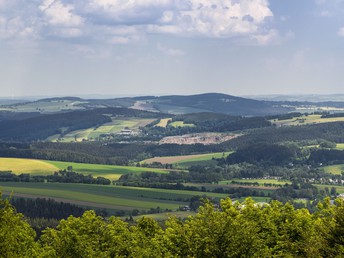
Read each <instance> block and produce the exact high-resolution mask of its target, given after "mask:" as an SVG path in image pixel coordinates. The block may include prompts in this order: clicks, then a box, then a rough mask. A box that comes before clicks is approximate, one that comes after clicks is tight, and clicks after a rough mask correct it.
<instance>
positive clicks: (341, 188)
mask: <svg viewBox="0 0 344 258" xmlns="http://www.w3.org/2000/svg"><path fill="white" fill-rule="evenodd" d="M314 186H316V187H317V188H319V189H322V190H324V189H325V187H327V188H328V189H331V188H332V187H335V188H336V190H337V193H339V194H342V193H344V186H341V185H319V184H314Z"/></svg>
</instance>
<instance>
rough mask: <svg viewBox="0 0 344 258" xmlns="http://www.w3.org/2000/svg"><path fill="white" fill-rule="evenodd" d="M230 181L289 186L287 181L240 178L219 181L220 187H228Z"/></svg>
mask: <svg viewBox="0 0 344 258" xmlns="http://www.w3.org/2000/svg"><path fill="white" fill-rule="evenodd" d="M232 181H235V182H240V183H258V184H259V185H260V186H264V184H271V185H273V184H275V185H285V184H291V182H290V181H288V180H277V179H255V178H252V179H242V178H234V179H232V180H226V181H220V182H219V184H220V185H227V184H228V185H229V184H232Z"/></svg>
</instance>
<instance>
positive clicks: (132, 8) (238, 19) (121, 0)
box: [0, 0, 278, 44]
mask: <svg viewBox="0 0 344 258" xmlns="http://www.w3.org/2000/svg"><path fill="white" fill-rule="evenodd" d="M13 1H14V2H17V3H18V4H17V5H12V7H13V8H12V9H13V10H20V9H22V12H18V11H13V12H10V11H8V12H4V14H5V15H2V16H1V17H2V18H1V19H0V26H3V25H1V24H4V23H5V22H8V21H9V20H12V19H14V18H17V17H18V18H19V19H20V20H21V21H24V25H23V26H24V28H27V27H30V28H32V29H33V30H34V31H37V32H38V33H39V34H40V37H42V38H44V37H45V36H47V35H46V34H48V35H49V36H50V35H51V34H53V35H54V36H61V37H80V36H85V37H89V38H96V39H98V40H104V41H105V42H110V43H114V44H127V43H130V42H133V41H138V40H139V39H140V38H142V37H145V36H147V35H149V34H172V35H175V36H178V37H206V38H236V37H243V38H247V39H254V40H256V41H257V42H262V44H266V43H268V42H269V41H270V39H271V38H272V37H277V36H278V31H277V30H276V29H274V28H271V27H269V26H270V25H271V22H270V21H271V20H272V17H273V13H272V11H271V9H270V7H269V2H268V0H240V1H239V0H68V1H67V0H36V1H23V0H13ZM6 2H7V1H4V0H0V8H4V7H5V5H6V4H5V3H6ZM24 10H25V11H24ZM16 13H17V16H15V15H14V14H16ZM0 15H1V13H0ZM11 16H12V17H11ZM29 17H30V19H31V20H30V19H28V18H29ZM4 19H5V21H4ZM25 22H28V23H29V22H30V26H28V24H25ZM18 27H19V28H20V26H18Z"/></svg>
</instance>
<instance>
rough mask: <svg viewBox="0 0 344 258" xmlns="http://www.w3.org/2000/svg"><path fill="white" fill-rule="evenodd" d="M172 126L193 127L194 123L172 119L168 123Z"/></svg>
mask: <svg viewBox="0 0 344 258" xmlns="http://www.w3.org/2000/svg"><path fill="white" fill-rule="evenodd" d="M169 125H170V126H172V127H194V126H195V125H194V124H185V123H184V121H174V122H172V123H170V124H169Z"/></svg>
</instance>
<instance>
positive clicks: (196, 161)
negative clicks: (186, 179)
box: [140, 152, 232, 169]
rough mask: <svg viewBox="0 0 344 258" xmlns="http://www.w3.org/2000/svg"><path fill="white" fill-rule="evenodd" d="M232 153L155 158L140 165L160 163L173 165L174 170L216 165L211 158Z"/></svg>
mask: <svg viewBox="0 0 344 258" xmlns="http://www.w3.org/2000/svg"><path fill="white" fill-rule="evenodd" d="M230 153H232V152H216V153H207V154H197V155H184V156H165V157H155V158H151V159H146V160H143V161H141V162H140V163H141V164H144V163H146V164H151V163H153V162H160V163H162V164H173V165H174V166H175V167H176V168H181V169H184V168H187V167H190V166H194V165H203V166H206V165H216V161H214V160H212V159H213V158H217V159H218V158H222V157H227V156H228V155H229V154H230Z"/></svg>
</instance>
